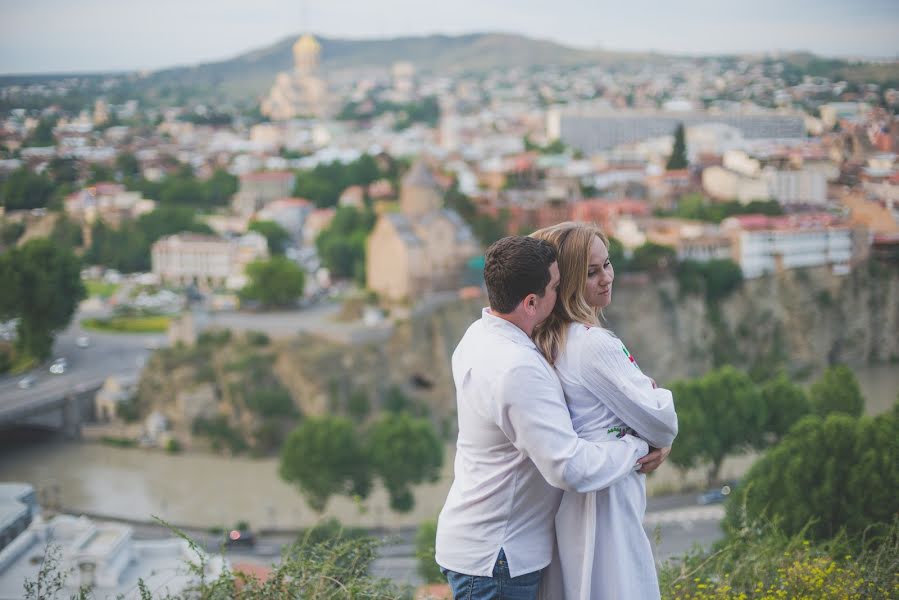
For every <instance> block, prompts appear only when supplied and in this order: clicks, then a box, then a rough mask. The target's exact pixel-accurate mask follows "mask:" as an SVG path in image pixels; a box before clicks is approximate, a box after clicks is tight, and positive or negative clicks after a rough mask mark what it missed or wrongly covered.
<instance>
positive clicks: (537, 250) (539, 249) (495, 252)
mask: <svg viewBox="0 0 899 600" xmlns="http://www.w3.org/2000/svg"><path fill="white" fill-rule="evenodd" d="M554 262H556V249H555V248H553V246H552V244H550V243H549V242H546V241H544V240H538V239H535V238H530V237H524V236H520V235H511V236H509V237H504V238H502V239H500V240H497V241H496V242H494V243H493V244H491V246H490V247H489V248H487V254H486V256H485V257H484V283H486V284H487V297H488V298H489V299H490V308H491V309H493V310H494V311H496V312H498V313H502V314H508V313H510V312H512V311H513V310H515V307H516V306H518V303H519V302H521V301H522V300H524V298H525V297H526V296H527V295H528V294H537V295H538V296H540V297H543V294H544V292H545V291H546V285H547V284H548V283H549V279H550V275H549V267H550V265H552V264H553V263H554Z"/></svg>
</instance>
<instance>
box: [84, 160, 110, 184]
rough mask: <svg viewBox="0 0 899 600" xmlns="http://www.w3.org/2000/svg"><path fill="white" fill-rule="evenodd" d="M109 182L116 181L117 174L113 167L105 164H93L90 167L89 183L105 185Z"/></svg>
mask: <svg viewBox="0 0 899 600" xmlns="http://www.w3.org/2000/svg"><path fill="white" fill-rule="evenodd" d="M107 181H115V172H114V171H113V170H112V167H109V166H107V165H104V164H103V163H93V164H91V166H90V169H89V173H88V176H87V182H88V183H103V182H107Z"/></svg>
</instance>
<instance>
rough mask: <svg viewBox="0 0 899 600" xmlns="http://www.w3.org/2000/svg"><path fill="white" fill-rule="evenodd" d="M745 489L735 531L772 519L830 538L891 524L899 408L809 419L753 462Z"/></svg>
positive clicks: (791, 530)
mask: <svg viewBox="0 0 899 600" xmlns="http://www.w3.org/2000/svg"><path fill="white" fill-rule="evenodd" d="M741 489H742V490H744V494H745V497H744V498H738V499H737V500H741V501H732V502H730V503H728V506H727V516H726V518H725V528H726V529H727V530H729V531H736V530H738V529H740V528H741V527H742V525H743V523H746V522H748V523H752V522H754V521H755V520H756V519H759V518H766V519H769V520H773V521H774V522H775V523H777V524H778V526H779V527H780V528H781V529H782V530H783V531H784V533H786V534H788V535H793V534H796V533H798V532H800V531H802V530H803V528H805V527H806V526H808V529H807V530H806V531H805V534H806V535H807V536H809V537H811V538H812V539H818V540H824V539H830V538H833V537H834V536H835V535H837V533H838V532H840V531H841V530H845V531H846V533H848V534H849V535H850V536H858V535H861V534H863V533H866V530H867V528H869V527H870V526H876V525H877V524H887V523H889V522H890V521H892V520H893V518H894V517H895V515H896V513H897V511H899V501H897V496H896V490H899V418H897V412H896V411H893V412H890V413H886V414H883V415H879V416H877V417H875V418H870V417H862V418H855V417H850V416H848V415H846V414H839V413H837V414H830V415H828V416H827V417H826V418H823V419H822V418H821V417H818V416H808V417H805V418H804V419H802V420H801V421H800V422H799V423H798V424H797V425H796V426H795V427H794V428H793V429H792V430H791V431H790V433H789V434H787V436H786V437H784V439H783V440H782V441H781V442H780V443H779V444H778V445H777V446H774V447H773V448H771V449H770V450H768V451H767V452H766V453H765V455H764V456H763V457H762V458H761V459H759V460H758V461H757V462H756V463H755V464H754V465H753V466H752V468H751V469H750V470H749V472H748V473H747V475H746V477H745V479H744V482H743V484H741ZM744 506H745V514H743V512H742V511H743V508H744ZM868 533H874V532H868Z"/></svg>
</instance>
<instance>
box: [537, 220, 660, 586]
mask: <svg viewBox="0 0 899 600" xmlns="http://www.w3.org/2000/svg"><path fill="white" fill-rule="evenodd" d="M532 235H533V237H536V238H539V239H544V240H546V241H548V242H550V243H551V244H553V245H554V246H555V247H556V249H557V251H558V264H559V274H560V275H561V284H560V286H559V292H558V300H557V301H556V305H555V308H554V310H553V313H552V314H551V315H550V317H549V318H548V319H547V320H546V321H544V323H543V324H542V325H540V326H539V327H538V329H537V331H536V332H535V335H534V338H535V341H536V342H537V345H538V347H539V348H540V349H541V351H542V352H543V354H544V356H546V358H547V360H549V361H550V363H552V364H553V365H554V366H555V368H556V371H557V373H558V375H559V379H560V380H561V382H562V387H563V389H564V391H565V400H566V402H567V403H568V411H569V413H570V414H571V420H572V424H573V425H574V429H575V431H577V432H578V435H579V436H580V437H582V438H586V439H589V440H592V441H596V442H600V441H606V440H609V439H612V438H614V437H620V436H622V435H625V434H626V433H635V434H636V435H639V436H640V437H642V438H643V439H644V440H646V441H647V442H648V443H649V445H650V446H652V447H654V448H663V447H664V448H667V447H670V446H671V443H672V442H673V440H674V437H675V436H676V435H677V415H676V414H675V412H674V402H673V398H672V396H671V392H669V391H668V390H665V389H662V388H659V387H657V386H656V384H655V382H654V381H653V380H652V379H650V378H649V377H647V376H646V375H644V374H643V372H642V371H641V370H640V368H639V367H638V366H637V362H636V361H635V360H634V357H633V356H632V355H631V354H630V352H628V350H627V348H626V347H625V346H624V344H623V343H622V342H621V340H619V339H618V338H617V337H616V336H615V335H613V334H612V333H611V332H610V331H608V330H607V329H604V328H603V327H602V326H601V325H600V321H599V317H600V315H601V311H602V309H603V308H605V307H606V306H608V305H609V303H610V302H611V301H612V281H613V280H614V278H615V271H614V269H613V267H612V264H611V262H610V260H609V252H608V241H607V239H606V237H605V235H603V233H602V232H601V231H600V230H599V228H597V227H596V226H595V225H591V224H587V223H571V222H569V223H560V224H559V225H555V226H553V227H547V228H545V229H541V230H539V231H537V232H535V233H533V234H532ZM645 510H646V477H645V475H642V474H640V473H638V472H637V471H633V472H632V473H630V474H629V475H627V476H626V477H625V478H624V479H622V480H620V481H618V482H616V483H615V484H613V485H612V486H611V487H609V488H606V489H604V490H600V491H598V492H591V493H588V494H578V493H574V492H565V494H564V496H563V499H562V504H561V506H560V507H559V512H558V513H557V515H556V541H557V546H558V557H557V558H558V560H557V563H556V564H554V565H553V566H551V568H550V571H549V573H548V578H549V579H550V580H553V579H556V580H558V579H561V583H562V586H563V587H564V597H565V599H566V600H573V599H588V598H589V599H591V600H604V599H608V600H616V599H620V598H628V599H635V600H638V599H639V600H643V599H655V598H659V584H658V578H657V576H656V571H655V564H654V562H653V557H652V548H651V547H650V544H649V539H648V538H647V537H646V533H645V531H644V530H643V525H642V521H643V515H644V512H645ZM548 586H549V588H547V589H552V588H554V589H555V590H556V592H557V593H556V594H553V596H554V597H555V596H557V595H558V591H559V584H558V581H555V582H553V581H550V582H548Z"/></svg>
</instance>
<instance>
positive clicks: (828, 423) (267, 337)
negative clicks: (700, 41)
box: [0, 7, 899, 600]
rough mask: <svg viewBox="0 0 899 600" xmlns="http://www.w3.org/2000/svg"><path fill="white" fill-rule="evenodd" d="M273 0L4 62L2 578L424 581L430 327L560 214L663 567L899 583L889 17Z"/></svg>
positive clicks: (135, 590) (429, 506) (308, 590)
mask: <svg viewBox="0 0 899 600" xmlns="http://www.w3.org/2000/svg"><path fill="white" fill-rule="evenodd" d="M690 10H696V9H692V8H691V9H690ZM4 12H8V13H9V14H8V15H7V16H8V17H10V18H12V19H15V18H20V19H21V20H22V22H23V23H25V22H26V21H27V19H25V16H24V13H22V14H21V15H18V14H16V13H15V11H13V10H12V9H11V8H9V7H7V8H0V14H3V13H4ZM313 12H314V11H313ZM320 14H324V13H320ZM289 16H290V15H289ZM890 16H891V18H892V21H890V22H896V21H897V17H899V14H891V15H890ZM473 18H474V17H473ZM573 18H574V17H573ZM685 18H686V17H685ZM322 19H323V22H324V17H322ZM485 19H486V17H485ZM311 22H312V24H313V25H314V19H311ZM485 23H486V21H485ZM248 27H249V25H248ZM372 27H374V25H373V26H372ZM854 27H855V28H859V27H862V26H861V25H857V24H854V23H849V22H847V24H846V28H847V31H850V30H852V36H849V39H855V38H854V37H853V36H855V34H856V33H857V32H855V30H854V29H852V28H854ZM295 29H296V32H295V33H292V34H290V35H289V36H287V37H284V38H283V39H278V35H279V34H277V33H273V34H272V35H271V36H270V38H269V39H270V42H269V45H267V46H260V47H255V48H253V49H250V50H248V51H246V52H245V53H241V54H234V53H232V54H231V55H230V57H229V58H219V59H216V60H213V61H207V60H204V61H199V60H198V61H196V63H195V64H190V63H188V61H186V60H182V61H181V62H180V63H179V64H181V65H183V66H174V67H171V66H167V67H163V68H158V69H155V68H154V69H144V68H143V67H141V66H140V63H139V62H138V61H135V67H134V68H131V69H118V68H117V69H112V68H105V67H104V68H101V67H99V66H98V67H97V68H95V69H93V70H92V69H85V70H84V71H75V70H72V69H71V68H65V69H64V70H65V71H66V72H53V70H54V69H55V68H56V67H55V66H53V65H48V66H47V67H46V68H38V69H36V72H35V73H27V72H26V71H25V70H24V69H26V68H31V66H30V65H31V63H30V62H27V61H26V60H25V59H22V61H23V62H22V65H27V67H26V66H23V67H21V68H19V67H17V66H15V65H12V66H4V67H3V68H0V204H2V207H0V600H7V599H9V600H12V599H19V598H52V597H65V598H68V597H73V598H107V597H108V598H116V597H123V598H157V597H158V598H194V597H197V598H200V597H203V598H207V597H208V598H232V597H233V598H272V597H302V598H344V597H346V598H355V597H384V598H416V599H425V598H435V599H438V598H450V597H451V592H450V588H449V587H448V586H447V585H446V583H447V579H446V577H445V576H444V574H443V573H441V571H440V567H439V566H438V565H437V564H436V562H435V558H434V545H435V535H436V521H437V516H438V513H439V512H440V510H441V507H443V505H444V501H445V500H446V498H447V494H448V492H449V490H450V486H451V484H452V483H453V478H454V461H455V459H456V455H457V448H456V440H457V435H458V433H459V426H460V425H459V421H458V419H457V417H458V415H457V405H456V392H457V387H456V385H455V384H454V380H453V371H452V367H451V359H452V356H453V351H454V349H455V348H456V345H457V344H458V343H459V341H460V339H461V338H462V336H463V334H465V332H466V330H467V329H468V327H469V325H471V323H472V322H474V321H475V320H476V319H478V318H479V316H480V315H481V310H482V308H483V307H485V306H487V305H488V297H487V292H486V287H485V280H484V266H485V251H486V249H487V248H488V247H489V246H490V245H491V244H493V243H494V242H496V241H497V240H499V239H501V238H503V237H505V236H515V235H529V234H531V233H532V232H534V231H536V230H538V229H541V228H545V227H549V226H552V225H556V224H558V223H562V222H566V221H575V222H584V223H593V224H596V225H597V226H598V227H599V228H600V229H601V230H602V231H603V232H604V234H605V235H606V236H607V238H608V243H607V250H608V255H609V260H610V262H611V264H612V266H613V267H614V272H615V292H614V294H615V296H614V301H613V302H612V304H611V305H610V306H608V307H607V308H605V309H603V311H602V317H603V323H604V326H605V327H607V328H608V329H609V330H611V331H612V332H614V333H615V335H617V336H620V337H621V339H622V340H626V341H627V349H625V353H626V354H628V357H629V358H630V360H631V361H634V360H635V359H634V357H633V356H631V355H630V352H629V350H630V351H631V352H633V354H634V356H636V358H637V359H638V360H639V368H640V369H641V370H642V371H643V372H645V373H646V374H647V375H649V376H651V377H652V378H653V380H654V382H658V384H659V385H660V386H662V387H664V388H667V389H670V390H671V391H672V394H673V397H674V405H675V407H676V409H677V414H678V421H679V432H678V433H677V438H676V439H675V441H674V443H673V445H672V448H671V455H670V457H669V458H668V459H667V461H666V462H665V463H664V464H663V465H662V466H661V467H660V468H659V469H658V471H656V472H654V473H651V474H650V475H648V476H647V478H646V490H647V496H648V497H647V504H646V514H645V517H644V519H643V527H644V529H645V531H646V532H647V535H648V536H649V538H650V541H651V543H652V550H653V558H654V560H655V564H656V568H657V570H658V577H659V585H660V588H661V597H662V598H669V599H675V598H677V599H694V598H695V599H699V598H728V599H729V598H734V599H736V598H780V597H789V598H824V599H830V598H834V599H836V598H890V597H896V596H897V595H899V546H897V539H899V500H897V499H899V366H897V365H899V160H897V159H899V46H897V45H896V44H895V40H896V39H899V37H893V38H892V42H889V43H891V44H892V46H890V47H889V48H888V50H887V52H891V53H892V56H891V57H890V56H888V57H876V56H873V55H871V53H870V52H869V51H868V50H867V49H866V48H867V47H865V48H862V47H859V50H858V52H857V53H856V54H853V55H851V56H849V53H848V52H844V53H842V54H841V55H840V56H826V55H824V54H819V53H817V52H815V53H813V52H810V51H804V50H798V49H793V50H791V49H782V50H762V49H759V50H758V51H753V52H748V51H747V52H735V51H732V50H731V49H730V48H724V47H722V48H723V49H722V50H721V51H718V52H712V51H703V52H696V51H693V50H690V48H693V47H694V46H691V45H690V42H688V41H686V40H685V41H684V42H683V43H684V46H683V47H684V50H683V51H681V52H674V51H670V52H669V51H659V50H653V49H652V48H650V47H648V46H647V48H646V49H645V50H644V51H639V50H634V49H627V50H612V49H608V48H606V47H601V48H593V47H587V46H585V45H584V44H583V43H581V42H580V41H578V42H577V43H575V42H574V41H571V42H567V43H566V41H565V40H564V39H561V37H560V35H561V34H553V35H554V36H555V37H553V39H550V38H549V37H539V36H536V35H532V34H530V33H509V32H503V33H499V32H484V33H471V31H484V27H483V25H480V26H479V25H478V23H476V22H474V21H472V23H471V25H470V26H469V27H468V28H467V29H466V30H465V32H461V33H459V32H456V31H450V32H447V33H439V34H437V33H434V34H431V33H427V32H425V31H419V32H418V33H417V34H415V35H412V34H409V35H396V36H394V37H388V36H385V35H376V34H375V32H373V31H372V32H370V33H369V34H367V35H353V36H351V35H341V34H339V33H326V32H324V31H323V32H321V33H318V32H317V31H318V30H317V29H316V28H315V27H314V26H310V27H296V28H295ZM496 29H497V31H499V28H496ZM522 29H524V28H522ZM273 31H274V30H273ZM572 35H574V34H572ZM573 39H574V37H573V38H572V40H573ZM734 43H735V44H741V43H744V42H743V41H739V40H735V41H734ZM746 43H748V42H746ZM872 43H873V42H872ZM789 47H790V44H788V43H785V45H784V48H789ZM687 52H689V54H688V53H687ZM866 53H867V54H866ZM881 53H882V52H881ZM186 56H187V55H186ZM223 56H224V55H223ZM3 64H4V65H6V64H7V63H6V62H4V63H3ZM9 64H11V63H9ZM107 64H112V63H107ZM98 65H99V63H98ZM4 69H5V70H6V71H7V73H8V74H3V73H2V71H3V70H4ZM628 349H629V350H628ZM456 468H458V464H457V465H456Z"/></svg>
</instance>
